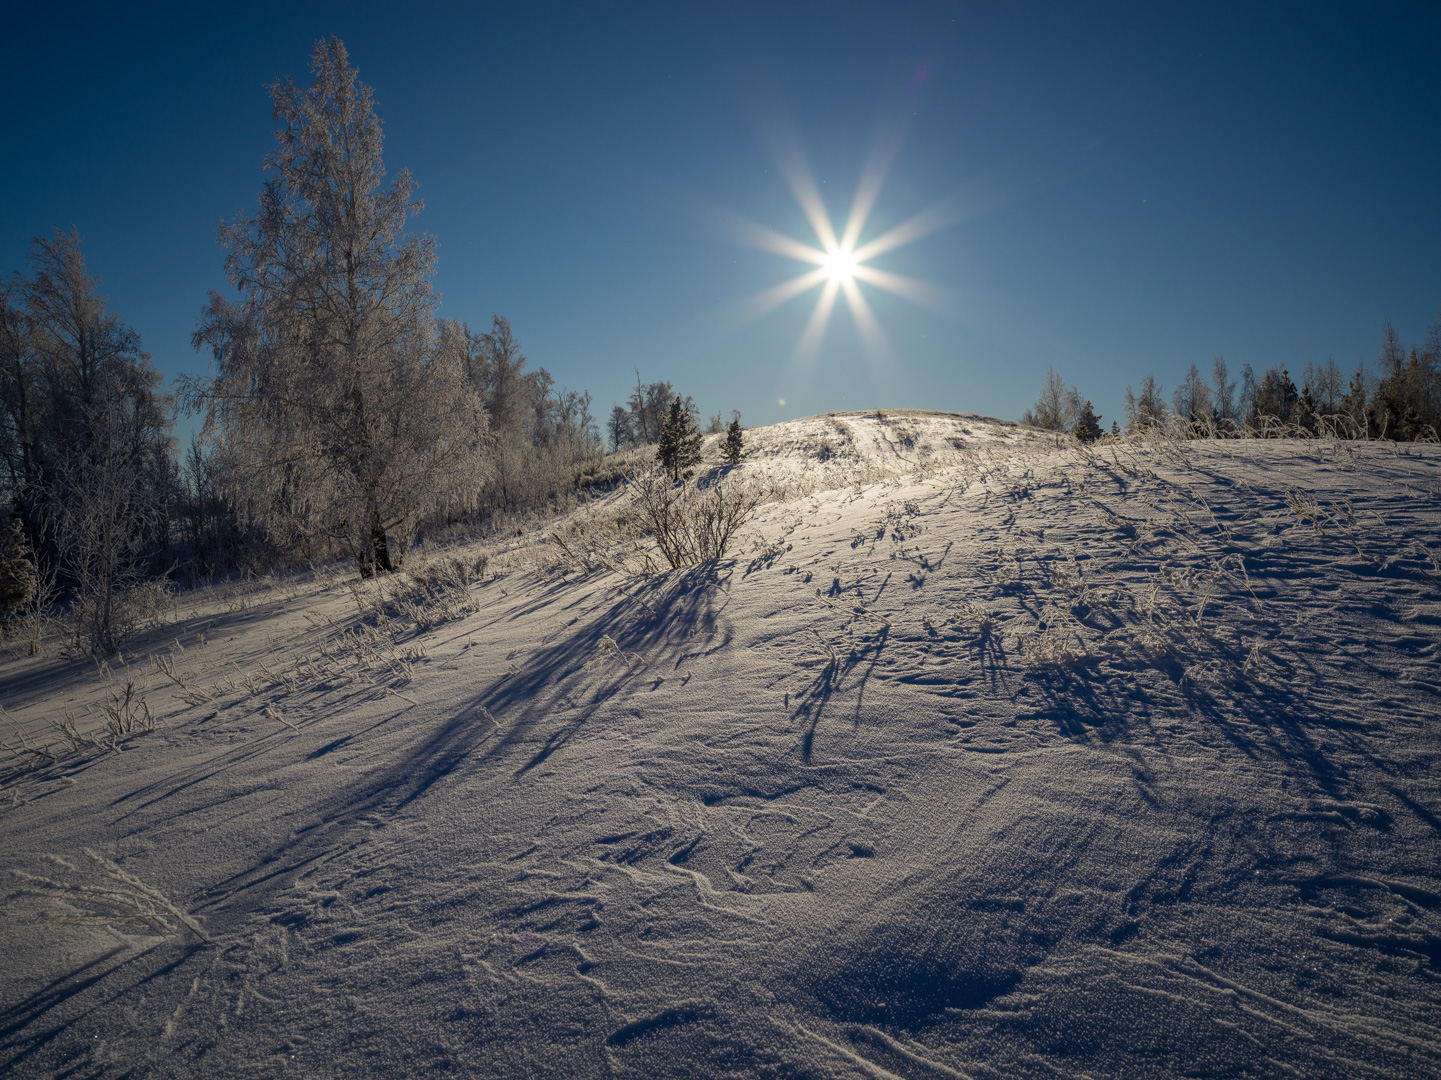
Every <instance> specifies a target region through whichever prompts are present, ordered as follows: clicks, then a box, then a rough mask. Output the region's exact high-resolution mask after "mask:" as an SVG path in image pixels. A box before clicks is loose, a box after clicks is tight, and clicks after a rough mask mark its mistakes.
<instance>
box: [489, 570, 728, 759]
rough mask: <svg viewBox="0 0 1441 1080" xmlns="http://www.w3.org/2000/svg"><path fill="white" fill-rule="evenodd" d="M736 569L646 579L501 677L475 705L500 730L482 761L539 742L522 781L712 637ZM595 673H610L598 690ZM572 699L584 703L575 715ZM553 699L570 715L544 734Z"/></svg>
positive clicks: (692, 572) (686, 572)
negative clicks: (614, 702)
mask: <svg viewBox="0 0 1441 1080" xmlns="http://www.w3.org/2000/svg"><path fill="white" fill-rule="evenodd" d="M734 568H735V564H734V563H732V562H729V561H727V562H719V563H706V564H703V565H701V566H697V567H692V568H691V569H689V570H685V571H679V572H674V573H671V574H669V575H665V576H663V577H658V578H652V579H650V580H649V581H647V582H646V583H644V584H642V585H641V586H639V587H638V588H632V589H631V590H629V591H628V592H626V593H625V595H623V596H620V597H617V599H616V602H615V604H614V605H612V606H611V608H610V609H609V610H608V611H606V612H605V613H604V614H603V615H601V616H600V617H599V618H597V619H594V620H592V621H591V622H590V623H589V624H588V625H586V626H584V627H580V626H577V627H575V628H574V629H573V632H571V633H567V634H566V635H564V636H563V637H561V638H559V639H558V640H556V641H553V642H551V643H549V644H547V645H545V646H544V647H543V648H541V649H540V650H539V651H537V652H536V653H535V654H533V655H532V656H531V657H529V658H528V659H527V660H526V662H525V665H524V667H523V670H521V671H520V672H518V673H516V674H512V675H506V676H502V677H501V678H499V679H497V680H496V681H495V682H493V683H492V684H491V685H490V686H488V687H487V688H486V689H485V690H483V691H481V693H480V694H479V695H477V697H476V699H475V700H476V704H477V705H483V706H484V707H485V708H486V709H488V710H490V711H491V712H492V713H494V714H495V715H496V717H497V718H498V719H499V722H500V724H501V727H502V728H503V734H502V735H501V737H500V738H499V739H497V740H495V741H494V742H493V743H491V744H489V745H488V746H487V748H486V752H485V754H484V755H483V756H484V758H485V759H486V760H491V761H495V760H500V759H502V758H504V757H505V756H507V755H509V754H511V753H513V752H515V751H517V750H522V748H525V747H528V746H530V745H532V744H533V743H534V742H535V741H537V740H540V746H539V747H537V748H536V749H534V750H533V751H531V752H530V753H529V754H528V756H526V758H525V760H524V761H523V762H521V763H520V764H519V766H518V767H516V769H515V776H516V777H517V778H519V777H521V776H524V775H525V774H526V773H528V772H530V771H531V770H532V769H534V768H536V767H537V766H538V765H540V764H542V763H543V762H544V761H545V760H546V759H548V758H549V757H550V756H551V755H552V754H554V753H555V752H556V751H558V750H560V749H561V748H562V747H564V746H565V745H566V744H567V743H569V742H570V740H571V739H572V738H573V737H574V736H575V735H576V734H577V733H578V732H579V731H580V730H581V729H582V728H583V727H584V726H585V723H586V721H587V720H588V719H589V718H590V717H591V716H592V715H594V713H595V712H596V711H597V710H598V709H599V708H600V707H601V706H602V705H603V704H604V703H605V702H606V700H607V699H608V698H609V697H610V696H611V695H613V694H614V693H615V692H616V691H617V690H619V689H620V687H621V686H622V685H623V684H625V683H626V682H628V681H632V680H633V679H635V678H637V677H640V676H642V675H643V673H644V671H646V670H648V669H650V668H657V669H659V668H661V667H662V665H665V664H667V663H668V661H671V660H673V659H676V658H677V657H679V656H680V654H681V653H683V652H686V650H687V647H688V646H693V644H694V642H695V640H696V639H697V638H707V639H709V638H714V637H715V636H716V634H717V621H718V616H719V613H720V610H721V609H722V608H723V607H724V603H723V600H724V597H725V587H726V585H727V583H728V582H729V579H730V577H731V575H732V573H733V572H734ZM725 640H726V639H724V638H723V639H722V640H721V642H720V643H718V644H713V645H711V646H710V647H707V648H704V649H701V650H699V651H695V650H694V649H691V650H690V651H689V652H688V653H687V655H689V656H692V657H694V656H700V655H704V654H705V653H707V652H710V651H713V650H714V649H716V648H722V647H724V642H725ZM607 642H609V643H610V644H608V643H607ZM670 666H671V667H674V664H671V665H670ZM588 668H589V669H590V670H587V669H588ZM597 669H599V670H605V669H609V670H610V671H611V672H613V674H610V675H609V676H606V677H603V678H602V679H601V682H600V685H599V686H596V685H595V676H596V673H597ZM575 699H581V700H582V701H583V703H582V704H581V705H580V707H579V708H578V709H576V702H575ZM557 701H564V702H566V703H567V704H568V705H569V707H570V709H572V710H574V715H573V716H572V718H571V719H570V720H569V721H568V722H566V723H564V724H563V725H561V726H559V727H556V728H553V729H552V730H550V731H549V732H548V733H547V734H544V735H542V734H541V732H542V731H544V730H545V728H546V726H547V724H548V723H549V720H550V717H551V716H553V714H554V712H555V711H556V710H555V708H554V703H555V702H557Z"/></svg>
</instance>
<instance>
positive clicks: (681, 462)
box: [655, 397, 702, 481]
mask: <svg viewBox="0 0 1441 1080" xmlns="http://www.w3.org/2000/svg"><path fill="white" fill-rule="evenodd" d="M701 441H702V440H701V433H700V427H699V426H698V425H697V424H696V419H695V406H694V405H691V404H690V403H689V402H688V401H682V400H681V399H680V398H679V397H676V398H673V399H671V403H670V414H669V415H668V416H667V417H666V420H665V424H664V426H662V427H661V430H660V445H658V446H657V447H656V451H655V457H656V460H657V461H659V462H660V464H661V468H663V469H665V471H666V473H667V474H668V475H669V476H670V478H671V480H672V481H677V480H689V479H690V478H691V476H693V475H694V474H695V467H696V466H697V465H699V464H700V448H701Z"/></svg>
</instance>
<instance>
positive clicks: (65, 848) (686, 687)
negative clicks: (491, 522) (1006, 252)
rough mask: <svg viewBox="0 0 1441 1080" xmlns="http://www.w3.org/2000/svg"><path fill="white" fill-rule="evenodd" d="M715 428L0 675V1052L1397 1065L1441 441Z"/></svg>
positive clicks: (1428, 935) (874, 1066) (423, 1070)
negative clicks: (672, 483)
mask: <svg viewBox="0 0 1441 1080" xmlns="http://www.w3.org/2000/svg"><path fill="white" fill-rule="evenodd" d="M747 443H748V447H749V449H750V451H751V454H750V457H749V459H748V460H747V461H746V463H745V464H743V465H742V466H741V467H740V468H739V470H737V473H736V475H737V476H739V477H744V478H748V482H750V483H753V484H756V485H758V486H759V487H760V488H762V489H763V490H764V491H765V492H766V493H767V494H766V501H765V502H763V503H762V505H761V507H760V509H759V512H758V513H757V515H756V517H755V518H754V520H753V521H752V522H751V523H750V525H749V526H747V527H746V529H745V530H743V533H742V536H741V540H740V542H739V543H738V544H736V545H733V549H732V551H731V553H730V554H729V556H728V557H727V559H726V560H724V561H721V562H719V563H712V564H706V565H702V566H699V567H695V568H692V569H689V570H677V571H669V570H667V571H665V572H663V573H649V574H647V573H640V572H639V571H640V570H641V569H642V568H643V567H644V566H645V565H646V564H647V563H649V564H650V565H652V566H654V565H655V560H654V559H653V558H652V557H650V556H649V555H648V550H649V549H648V542H646V541H644V540H641V539H638V538H636V537H635V536H634V535H633V533H629V532H627V529H628V528H629V527H628V525H627V521H628V518H627V514H626V510H625V504H626V500H628V499H629V498H630V495H629V493H628V492H627V491H626V490H624V489H622V490H619V491H614V492H611V493H610V494H607V495H605V496H603V497H601V498H598V499H597V500H596V501H595V502H593V503H592V504H590V505H589V506H587V507H585V508H583V509H581V510H578V511H575V512H574V513H573V514H572V515H570V517H569V518H568V519H567V520H565V521H561V522H558V523H551V524H548V525H546V526H545V527H544V528H537V529H536V530H535V531H534V532H532V533H527V534H525V535H521V536H518V537H511V538H509V539H508V540H507V541H505V542H504V543H503V544H500V543H491V544H490V545H489V546H488V547H482V546H481V545H478V544H474V545H470V546H465V545H459V546H456V547H453V548H448V549H445V550H441V549H439V548H435V549H432V550H429V551H423V552H421V553H419V554H417V555H415V556H414V557H413V558H412V559H411V561H410V563H409V567H408V569H409V570H410V575H409V576H407V577H406V578H405V581H404V583H400V582H390V583H384V582H382V583H379V584H376V583H363V584H362V583H360V582H359V581H358V580H356V579H355V577H354V575H353V574H352V573H349V572H348V571H347V569H346V568H344V567H335V568H331V569H330V570H320V571H315V572H307V573H300V574H296V575H293V576H282V577H277V578H274V579H269V580H265V581H261V582H255V583H250V584H246V585H237V586H234V587H227V588H218V589H216V590H211V591H206V592H203V593H197V594H182V595H180V596H179V597H177V598H176V602H175V606H174V609H173V610H172V611H170V612H168V613H167V614H166V615H165V616H164V617H163V620H162V621H163V625H160V626H156V627H154V628H152V629H151V630H149V631H148V632H147V633H146V635H145V636H143V637H142V638H140V639H137V640H136V641H134V642H132V643H131V646H130V647H129V648H127V649H126V652H125V655H124V663H119V662H116V663H112V664H110V665H109V666H108V668H107V669H105V670H97V667H96V665H95V664H93V663H91V662H89V661H84V662H81V661H67V660H64V659H62V658H57V657H54V656H52V657H49V658H40V659H25V658H17V659H12V660H9V661H7V662H6V663H5V664H4V666H3V667H0V704H3V705H4V708H5V711H6V715H5V716H4V717H0V724H3V725H4V728H3V731H0V741H3V742H4V744H5V746H6V747H7V748H9V753H8V754H6V755H5V756H4V757H5V760H4V762H3V766H0V767H3V773H0V783H3V789H0V870H3V872H4V875H5V888H6V893H7V894H8V895H9V897H10V899H9V902H8V903H7V904H6V905H5V906H4V907H3V908H0V951H3V956H4V957H5V959H4V961H3V964H0V1072H3V1073H4V1074H5V1075H7V1076H15V1077H21V1076H24V1077H29V1076H86V1077H120V1076H161V1077H165V1076H174V1077H182V1076H184V1077H190V1076H216V1077H221V1076H224V1077H229V1076H272V1075H274V1076H279V1075H295V1076H316V1077H331V1076H334V1077H382V1076H383V1077H390V1076H394V1077H402V1076H420V1075H431V1074H435V1075H442V1074H444V1075H453V1076H496V1077H520V1076H557V1077H591V1076H596V1077H598V1076H622V1077H667V1076H676V1077H687V1078H696V1077H721V1076H735V1077H751V1076H760V1077H777V1078H780V1077H817V1078H820V1077H905V1078H921V1077H927V1078H931V1077H974V1078H978V1080H979V1078H996V1080H1000V1078H1015V1077H1057V1076H1063V1077H1072V1076H1097V1077H1099V1076H1126V1077H1142V1076H1158V1077H1161V1076H1198V1075H1203V1076H1257V1077H1260V1076H1281V1075H1292V1076H1304V1077H1310V1078H1316V1077H1357V1076H1377V1077H1382V1076H1384V1077H1427V1076H1435V1075H1437V1073H1438V1072H1441V1008H1438V1006H1441V773H1438V751H1441V655H1438V647H1441V453H1438V450H1441V448H1438V447H1436V446H1429V445H1416V444H1410V445H1406V444H1403V445H1401V446H1394V445H1393V444H1389V443H1384V444H1383V443H1336V442H1331V441H1305V442H1295V441H1283V440H1276V441H1228V442H1216V443H1178V442H1174V441H1169V440H1166V439H1161V438H1158V439H1155V440H1151V441H1135V440H1125V441H1120V442H1117V443H1113V444H1105V445H1101V446H1097V447H1093V448H1090V449H1086V448H1082V447H1080V446H1078V445H1076V444H1074V443H1070V442H1066V443H1061V442H1058V440H1056V439H1055V438H1053V437H1048V436H1040V435H1038V434H1036V433H1034V432H1030V431H1026V430H1023V429H1020V428H1017V427H1015V426H1014V425H1011V424H1007V423H1003V422H999V421H993V420H987V419H985V418H981V417H975V416H954V415H950V414H938V413H918V412H896V413H886V414H884V415H879V414H876V413H867V414H857V413H846V414H836V415H834V416H829V417H813V418H810V419H807V420H799V421H793V422H789V423H785V424H780V425H776V426H774V427H771V428H765V429H757V430H754V431H750V432H747ZM707 452H708V454H709V455H710V457H709V460H711V461H714V459H715V455H716V453H717V450H716V446H715V442H714V440H712V442H711V443H710V444H709V445H708V448H707ZM733 478H734V477H733ZM482 556H483V558H482ZM402 585H403V587H402ZM382 589H389V590H390V594H389V595H387V596H382V595H381V594H380V591H379V590H382ZM127 682H128V683H130V684H131V697H130V700H129V702H128V703H127V701H126V699H125V694H124V690H125V686H126V684H127ZM142 698H143V702H144V705H143V708H142V707H141V705H140V701H141V699H142ZM107 707H108V709H109V710H110V713H109V714H107V712H106V709H107ZM147 716H149V717H153V718H154V719H155V721H156V722H157V723H156V727H155V730H153V731H150V732H143V733H137V734H132V735H130V736H128V737H124V738H121V739H118V740H116V739H112V738H111V737H110V736H108V735H106V734H105V733H104V727H105V723H106V721H107V718H109V719H110V720H111V721H112V723H118V724H119V726H123V721H125V720H126V719H127V718H128V719H129V720H130V721H131V722H132V723H133V724H134V725H136V726H138V727H144V726H146V725H147V720H146V717H147ZM71 719H73V726H69V725H70V723H71ZM67 726H69V730H68V732H67V731H64V730H62V728H65V727H67ZM86 849H90V850H92V851H93V852H95V854H96V855H97V856H99V857H100V859H101V860H103V862H102V863H92V862H90V861H88V860H87V859H86V857H85V855H84V851H85V850H86ZM46 856H59V857H60V858H62V859H64V860H67V861H68V863H69V864H70V866H69V867H66V866H61V865H56V864H55V863H53V862H47V861H46ZM17 872H18V873H17ZM23 875H29V877H28V878H27V877H25V876H23ZM119 875H125V876H127V877H128V878H129V880H128V881H127V880H125V879H124V878H122V877H121V876H119ZM36 879H44V880H36ZM47 881H48V883H49V884H48V885H47V884H46V882H47ZM82 883H89V884H91V885H93V886H98V887H103V888H105V889H108V890H110V892H109V893H107V896H108V897H109V899H108V900H107V899H106V898H105V897H97V896H94V895H91V896H90V897H89V900H90V902H89V903H87V902H86V899H87V898H86V896H84V895H81V894H78V893H76V892H75V891H74V890H73V889H72V890H69V891H64V890H62V889H60V888H58V886H63V885H79V884H82ZM124 903H131V904H139V905H141V906H142V908H143V909H144V910H146V911H148V912H150V913H151V919H150V921H149V922H146V921H144V920H140V919H133V918H132V919H125V918H122V917H121V914H120V908H119V906H118V905H121V904H124ZM167 905H169V906H167ZM181 914H184V915H186V916H187V917H189V918H191V920H192V921H193V924H194V927H193V928H187V927H186V926H185V925H184V923H183V921H182V920H181V919H180V915H181ZM87 915H88V916H90V918H89V919H88V920H86V919H84V918H83V917H84V916H87ZM45 916H49V917H50V918H51V919H52V920H53V919H54V917H56V916H61V917H64V916H73V917H76V918H79V919H82V921H72V922H64V921H42V920H43V917H45ZM167 925H168V926H169V927H171V928H173V929H174V930H175V931H176V932H175V933H174V934H169V935H167V934H165V933H164V932H163V927H165V926H167ZM202 937H204V938H206V939H208V941H202V940H201V938H202Z"/></svg>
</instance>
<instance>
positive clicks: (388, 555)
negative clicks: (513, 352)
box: [187, 38, 486, 574]
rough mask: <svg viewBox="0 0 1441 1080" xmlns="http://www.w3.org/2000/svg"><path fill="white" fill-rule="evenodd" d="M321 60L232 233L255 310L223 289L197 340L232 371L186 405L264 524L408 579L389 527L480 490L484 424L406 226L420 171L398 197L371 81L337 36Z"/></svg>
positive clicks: (414, 207)
mask: <svg viewBox="0 0 1441 1080" xmlns="http://www.w3.org/2000/svg"><path fill="white" fill-rule="evenodd" d="M310 66H311V71H312V72H313V74H314V76H315V82H314V84H313V85H311V86H309V87H306V88H301V87H298V86H296V85H295V84H294V83H293V82H292V81H291V80H289V79H283V80H280V81H277V82H276V83H274V84H272V85H271V87H270V98H271V102H272V105H273V107H274V115H275V118H276V119H277V120H279V121H281V124H282V127H281V129H280V130H279V131H278V132H277V133H276V137H277V146H276V148H275V150H274V151H273V152H272V153H271V154H270V155H269V157H268V158H267V159H266V162H265V168H266V171H267V173H268V174H269V175H268V177H267V179H266V182H265V188H264V190H263V191H262V192H261V194H260V200H259V209H258V213H257V214H256V216H255V217H253V218H248V219H247V218H243V217H242V218H239V219H237V220H235V221H234V222H232V223H230V224H227V225H222V226H221V228H220V233H219V239H220V242H221V243H222V244H224V245H225V246H226V247H227V248H228V249H229V252H228V254H227V256H226V260H225V269H226V274H227V276H228V277H229V278H230V281H231V283H232V284H233V285H234V286H235V287H236V288H237V289H238V290H239V291H240V299H239V301H238V302H232V301H228V300H226V299H224V298H222V297H221V296H219V295H217V294H212V295H211V299H210V303H209V305H208V307H207V309H206V311H205V313H204V316H203V318H202V320H201V324H200V327H199V329H198V330H197V331H196V333H195V336H194V342H195V346H196V348H197V349H198V348H202V347H209V348H210V350H211V351H212V354H213V356H214V362H215V370H216V374H215V376H214V378H213V379H210V380H208V381H191V382H190V383H189V384H188V385H187V398H188V400H189V401H190V402H191V403H193V404H195V405H198V406H203V407H204V408H205V410H206V432H207V437H209V438H212V439H213V440H215V442H216V443H217V445H218V448H219V449H220V450H221V452H222V457H223V460H224V462H225V463H226V476H227V477H228V478H229V479H228V481H227V482H228V483H229V484H230V485H231V486H232V487H233V488H234V489H235V490H236V493H237V496H238V501H239V502H240V504H241V505H243V506H244V507H246V509H247V512H248V513H249V514H250V515H252V516H253V517H255V518H257V519H258V520H260V521H261V522H262V523H264V524H265V525H266V527H267V528H272V529H274V530H275V531H276V532H277V533H278V534H280V535H281V536H284V537H286V538H288V539H289V540H291V541H293V542H313V541H314V540H315V539H316V534H317V533H318V534H320V535H321V536H323V537H326V538H328V539H329V540H330V541H332V542H334V543H339V544H340V545H342V546H343V547H344V548H346V549H348V550H349V551H350V552H351V553H352V554H353V555H354V556H355V557H356V559H357V561H358V562H359V564H360V567H361V571H362V573H366V574H369V573H373V572H375V571H377V570H390V569H393V568H394V565H395V561H396V560H395V558H394V557H393V556H392V552H391V544H390V539H389V536H388V534H390V533H392V532H394V533H396V534H398V538H399V539H400V540H401V542H402V543H403V542H404V539H405V536H406V535H407V534H408V533H409V532H410V530H412V529H413V528H414V527H415V525H416V523H417V521H418V520H419V519H420V518H421V517H423V516H425V515H428V514H435V513H441V512H444V510H445V509H446V507H447V506H448V505H450V504H451V503H452V502H454V501H457V500H460V499H461V498H462V494H461V493H462V492H463V490H464V489H465V488H466V487H467V486H473V482H474V479H475V477H476V475H477V470H478V469H479V452H480V448H481V442H482V437H483V436H484V434H485V430H486V420H485V412H484V409H483V407H482V405H481V401H480V399H479V397H478V395H477V394H476V393H475V391H474V389H473V388H472V386H471V385H470V384H469V383H468V382H467V380H466V378H465V375H466V371H465V358H464V357H462V356H460V355H457V352H456V350H454V349H446V348H441V347H437V341H436V338H437V328H436V325H435V322H434V312H435V308H436V304H437V298H436V296H435V293H434V291H433V290H432V289H431V285H430V280H429V279H430V277H431V276H432V274H433V273H434V269H435V244H434V241H433V240H432V239H430V238H429V237H416V236H410V235H407V233H406V232H405V227H406V222H407V219H408V218H410V217H411V216H413V215H414V214H416V213H418V212H419V211H420V210H421V208H422V204H421V203H420V202H419V201H418V200H416V199H415V198H414V191H415V184H414V181H413V180H412V179H411V177H410V174H409V172H407V171H402V172H401V173H400V174H399V176H397V177H396V179H395V181H394V182H393V183H391V184H390V185H389V186H388V187H385V186H382V179H383V177H384V176H385V170H384V167H383V165H382V163H381V143H382V138H381V124H380V120H379V119H378V118H377V117H376V115H375V105H374V101H373V99H372V97H371V91H370V88H369V87H367V86H365V85H364V84H363V83H361V82H360V80H359V79H358V77H357V73H356V71H355V69H353V68H351V67H350V65H349V57H348V55H347V53H346V51H345V46H344V45H343V44H341V42H340V41H339V40H338V39H336V38H331V39H330V40H329V41H322V42H320V43H318V44H317V45H316V47H315V51H314V54H313V55H312V57H311V64H310Z"/></svg>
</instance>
